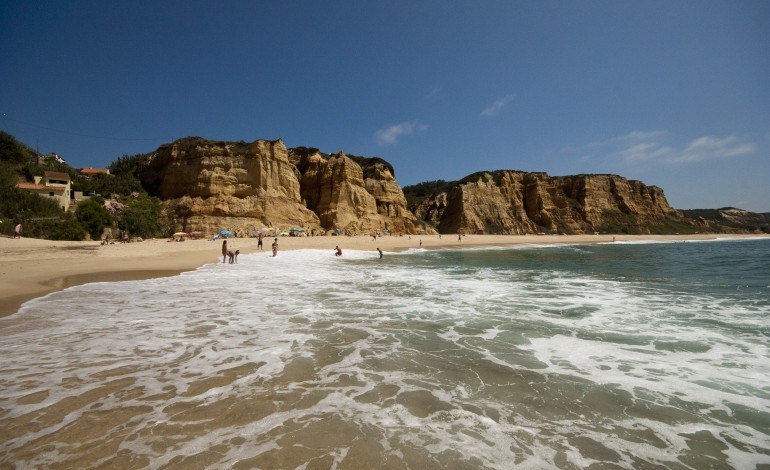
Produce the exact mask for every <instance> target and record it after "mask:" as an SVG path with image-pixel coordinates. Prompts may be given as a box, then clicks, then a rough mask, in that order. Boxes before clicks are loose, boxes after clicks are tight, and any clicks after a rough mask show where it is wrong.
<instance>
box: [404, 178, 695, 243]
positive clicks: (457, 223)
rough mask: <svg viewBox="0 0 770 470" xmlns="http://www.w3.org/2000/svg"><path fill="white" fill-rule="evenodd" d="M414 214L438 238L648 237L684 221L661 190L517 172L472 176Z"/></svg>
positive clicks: (605, 180) (618, 180)
mask: <svg viewBox="0 0 770 470" xmlns="http://www.w3.org/2000/svg"><path fill="white" fill-rule="evenodd" d="M405 190H406V192H407V193H408V194H411V193H410V189H409V188H405ZM413 210H414V212H415V214H416V216H417V217H418V218H419V219H421V220H424V221H425V222H428V223H432V224H435V226H437V227H438V230H439V232H442V233H456V232H458V231H461V232H465V233H474V232H478V231H483V232H485V233H496V234H527V233H568V234H573V233H592V232H599V231H606V232H627V233H650V232H651V230H652V229H654V228H655V227H664V226H666V224H669V223H670V222H671V221H672V220H674V221H677V220H681V219H683V216H682V214H680V213H678V212H677V211H675V210H673V209H671V207H670V206H669V205H668V202H667V201H666V198H665V196H664V194H663V190H661V189H660V188H657V187H655V186H646V185H645V184H644V183H642V182H640V181H629V180H627V179H625V178H623V177H620V176H617V175H577V176H564V177H550V176H548V175H547V174H546V173H525V172H520V171H495V172H481V173H475V174H473V175H470V176H468V177H466V178H464V179H463V180H461V181H459V182H457V183H454V184H449V185H448V187H447V186H446V185H445V187H444V188H443V190H442V191H441V192H438V193H436V194H433V195H431V196H430V197H427V198H424V199H422V200H421V201H416V204H415V206H414V207H413Z"/></svg>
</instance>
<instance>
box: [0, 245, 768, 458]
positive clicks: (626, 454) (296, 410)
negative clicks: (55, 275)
mask: <svg viewBox="0 0 770 470" xmlns="http://www.w3.org/2000/svg"><path fill="white" fill-rule="evenodd" d="M239 261H240V264H238V265H232V266H231V265H222V264H214V265H207V266H204V267H202V268H201V269H199V270H197V271H195V272H191V273H185V274H184V275H182V276H178V277H175V278H167V279H157V280H149V281H135V282H122V283H96V284H90V285H86V286H79V287H77V288H72V289H68V290H66V291H63V292H60V293H56V294H52V295H50V296H47V297H45V298H42V299H38V300H35V301H32V302H29V303H27V304H25V306H24V307H23V308H22V310H21V311H20V312H19V313H17V314H16V315H14V316H11V317H8V318H5V319H0V336H1V338H2V339H0V341H1V342H2V344H1V345H0V347H2V349H3V351H5V352H6V354H5V357H4V358H3V359H0V383H1V384H2V386H3V387H2V391H0V408H1V409H2V414H1V415H0V425H1V426H0V427H1V428H2V429H4V431H2V435H3V439H2V441H3V442H4V444H3V447H2V451H3V453H2V454H0V457H1V458H2V459H1V460H0V462H2V463H3V464H8V463H15V464H17V465H18V466H20V467H25V466H30V465H31V466H41V467H48V466H55V464H56V465H61V466H68V465H69V466H118V467H120V466H134V467H136V468H141V467H147V468H191V467H195V466H204V464H205V466H207V467H209V468H363V467H370V468H694V469H700V468H761V467H762V466H768V465H770V379H768V373H769V372H770V322H768V315H770V240H767V239H763V240H746V241H709V242H686V243H646V244H621V243H613V244H596V245H573V246H537V247H517V248H505V249H503V248H492V249H464V250H434V251H423V250H416V251H411V252H407V253H401V254H392V253H388V254H386V256H385V258H383V259H379V258H378V257H377V254H376V252H374V253H364V252H350V251H346V252H345V256H344V257H343V258H336V257H334V256H333V255H332V254H331V252H330V251H328V250H325V251H312V250H302V251H294V252H286V253H281V254H280V255H279V256H278V257H277V258H270V257H269V256H268V255H264V254H252V255H242V256H241V259H240V260H239ZM75 397H76V398H75ZM93 429H98V432H96V431H93ZM122 464H123V465H122ZM129 464H130V465H129Z"/></svg>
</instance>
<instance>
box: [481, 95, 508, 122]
mask: <svg viewBox="0 0 770 470" xmlns="http://www.w3.org/2000/svg"><path fill="white" fill-rule="evenodd" d="M514 98H516V95H505V96H504V97H502V98H500V99H499V100H497V101H495V102H494V103H492V104H490V105H489V106H487V107H486V108H484V110H483V111H481V115H482V116H487V117H492V116H494V115H496V114H498V113H499V112H500V111H502V109H503V108H505V107H506V106H508V104H509V103H510V102H511V101H513V99H514Z"/></svg>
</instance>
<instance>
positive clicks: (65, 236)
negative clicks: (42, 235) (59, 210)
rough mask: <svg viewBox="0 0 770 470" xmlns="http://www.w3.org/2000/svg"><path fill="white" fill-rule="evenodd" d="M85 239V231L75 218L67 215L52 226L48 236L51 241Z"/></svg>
mask: <svg viewBox="0 0 770 470" xmlns="http://www.w3.org/2000/svg"><path fill="white" fill-rule="evenodd" d="M85 237H86V230H85V229H84V228H83V226H82V225H80V222H78V220H77V219H76V218H75V216H74V215H72V214H69V213H67V214H64V215H63V216H62V219H61V220H60V221H59V222H57V223H56V224H55V225H54V226H53V228H52V230H51V233H50V235H49V238H50V239H51V240H73V241H80V240H83V239H84V238H85Z"/></svg>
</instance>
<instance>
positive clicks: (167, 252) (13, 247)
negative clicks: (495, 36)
mask: <svg viewBox="0 0 770 470" xmlns="http://www.w3.org/2000/svg"><path fill="white" fill-rule="evenodd" d="M758 236H759V235H724V234H719V235H715V234H702V235H686V236H684V235H683V236H679V235H615V236H613V235H545V236H543V235H521V236H515V235H467V236H463V237H462V240H461V241H458V239H457V236H452V235H443V236H441V237H440V238H439V236H438V235H412V236H411V237H408V236H403V237H400V236H386V237H379V238H377V240H376V241H375V240H373V239H372V237H370V236H356V237H331V236H323V237H296V238H295V237H281V238H279V246H280V251H283V250H297V249H322V250H329V253H330V255H331V254H332V250H333V248H334V247H335V246H337V245H339V246H340V248H342V250H363V251H372V252H375V251H376V249H377V248H380V249H382V250H383V251H384V252H386V253H387V252H394V251H401V250H406V249H409V248H425V249H431V248H434V249H435V248H462V247H466V248H467V247H479V246H510V245H519V244H555V243H577V244H584V243H599V242H611V241H613V239H615V240H616V241H618V242H621V241H644V240H680V241H685V240H707V239H714V238H728V237H729V238H746V237H753V238H756V237H758ZM272 241H273V239H272V238H268V239H265V240H264V250H265V251H267V252H269V251H270V244H271V243H272ZM228 245H229V247H230V249H232V250H236V249H238V250H240V251H241V253H253V252H255V251H257V240H256V239H254V238H233V239H230V240H229V241H228ZM221 246H222V242H221V241H220V240H215V241H210V240H187V241H184V242H173V241H169V240H166V239H155V240H145V241H143V242H134V243H125V244H114V245H101V244H100V242H93V241H89V242H65V241H50V240H38V239H32V238H22V239H11V238H7V237H0V259H1V260H2V263H0V278H2V283H0V316H7V315H10V314H13V313H15V312H17V311H18V309H19V307H20V306H21V305H22V304H23V303H24V302H26V301H27V300H30V299H33V298H36V297H40V296H43V295H46V294H48V293H50V292H54V291H58V290H61V289H64V288H67V287H70V286H74V285H79V284H85V283H88V282H110V281H121V280H132V279H150V278H156V277H164V276H173V275H176V274H179V273H181V272H184V271H191V270H194V269H196V268H198V267H200V266H202V265H204V264H208V263H216V262H222V257H221V254H220V253H221ZM343 255H344V251H343ZM279 256H280V252H279Z"/></svg>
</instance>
